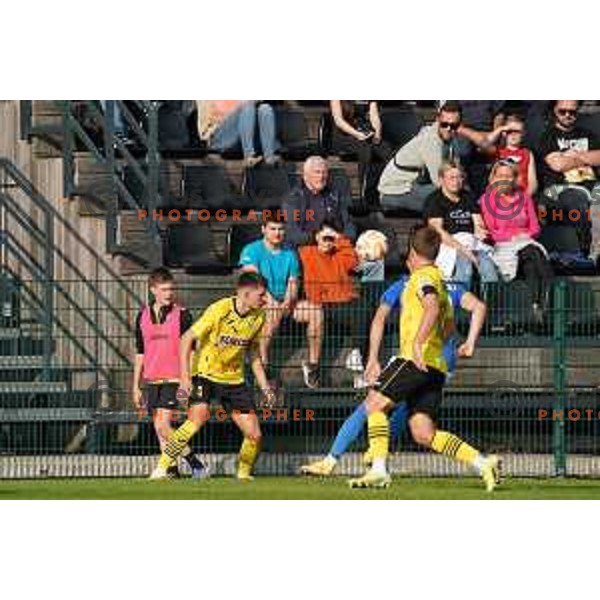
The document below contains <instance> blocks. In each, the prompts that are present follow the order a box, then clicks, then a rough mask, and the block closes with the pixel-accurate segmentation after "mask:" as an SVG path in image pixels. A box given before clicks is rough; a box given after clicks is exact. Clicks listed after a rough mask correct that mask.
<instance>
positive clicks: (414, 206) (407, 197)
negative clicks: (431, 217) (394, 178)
mask: <svg viewBox="0 0 600 600" xmlns="http://www.w3.org/2000/svg"><path fill="white" fill-rule="evenodd" d="M436 189H437V188H436V187H435V185H433V184H432V183H425V184H418V183H416V184H414V186H413V188H412V190H410V192H406V194H381V208H382V209H383V210H384V212H385V211H386V210H395V209H399V208H401V209H404V210H412V211H413V212H416V213H420V214H422V213H423V207H424V206H425V200H426V199H427V196H429V195H430V194H431V193H432V192H434V191H435V190H436Z"/></svg>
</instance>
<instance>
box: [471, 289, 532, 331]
mask: <svg viewBox="0 0 600 600" xmlns="http://www.w3.org/2000/svg"><path fill="white" fill-rule="evenodd" d="M480 296H482V297H483V298H484V299H485V301H486V302H487V305H488V317H487V320H486V325H485V326H484V327H485V329H484V331H485V333H486V334H487V335H494V334H499V335H502V336H503V335H507V334H516V333H519V332H522V331H524V330H530V329H532V327H533V313H532V304H533V294H532V292H531V290H530V288H529V286H528V285H527V284H526V283H525V282H524V281H521V280H518V279H515V280H513V281H511V282H508V283H504V282H500V283H491V284H487V286H486V287H485V290H483V291H482V292H481V294H480Z"/></svg>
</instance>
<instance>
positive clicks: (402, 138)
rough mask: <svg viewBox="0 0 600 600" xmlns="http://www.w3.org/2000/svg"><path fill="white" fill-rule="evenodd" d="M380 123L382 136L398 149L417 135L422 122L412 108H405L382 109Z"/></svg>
mask: <svg viewBox="0 0 600 600" xmlns="http://www.w3.org/2000/svg"><path fill="white" fill-rule="evenodd" d="M381 125H382V130H383V138H384V139H385V140H386V141H387V142H388V143H389V144H391V146H392V147H393V148H395V149H398V148H400V147H401V146H403V145H404V144H406V142H408V141H409V140H410V139H412V138H413V137H414V136H415V135H417V133H418V132H419V130H420V129H421V127H423V125H424V122H423V119H422V118H421V117H420V116H419V115H418V114H417V113H416V112H415V111H414V110H412V109H411V108H406V109H400V110H384V111H382V113H381Z"/></svg>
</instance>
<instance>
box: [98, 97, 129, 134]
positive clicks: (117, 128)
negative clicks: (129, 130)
mask: <svg viewBox="0 0 600 600" xmlns="http://www.w3.org/2000/svg"><path fill="white" fill-rule="evenodd" d="M107 102H110V101H109V100H100V105H101V106H102V110H103V111H104V114H106V103H107ZM114 102H115V110H114V112H113V129H114V132H115V133H121V134H124V133H125V122H124V121H123V114H122V113H121V108H120V107H119V104H118V102H116V101H114Z"/></svg>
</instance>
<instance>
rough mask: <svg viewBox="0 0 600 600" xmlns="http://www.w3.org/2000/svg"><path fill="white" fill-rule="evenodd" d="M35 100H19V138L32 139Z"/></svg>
mask: <svg viewBox="0 0 600 600" xmlns="http://www.w3.org/2000/svg"><path fill="white" fill-rule="evenodd" d="M32 104H33V100H19V139H20V140H24V141H27V142H29V141H31V128H32V123H31V119H32V114H33V108H32Z"/></svg>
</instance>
